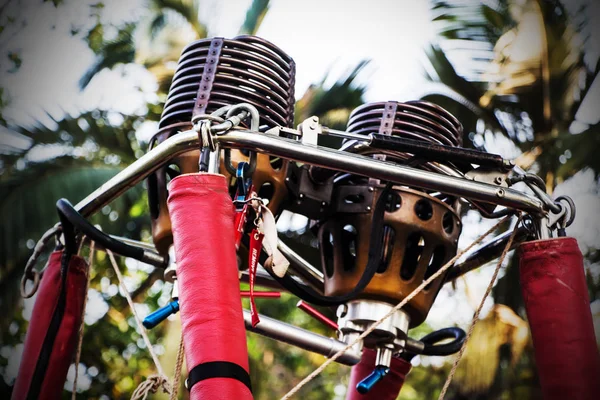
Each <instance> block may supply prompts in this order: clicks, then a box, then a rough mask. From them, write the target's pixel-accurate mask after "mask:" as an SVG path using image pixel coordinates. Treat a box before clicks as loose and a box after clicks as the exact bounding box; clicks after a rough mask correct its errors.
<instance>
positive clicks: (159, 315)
mask: <svg viewBox="0 0 600 400" xmlns="http://www.w3.org/2000/svg"><path fill="white" fill-rule="evenodd" d="M177 311H179V300H173V301H172V302H170V303H169V304H167V305H166V306H164V307H163V308H159V309H158V310H156V311H154V312H153V313H152V314H150V315H148V316H147V317H146V318H144V322H142V325H144V328H146V329H152V328H154V327H155V326H156V325H158V324H160V323H161V322H163V321H164V320H165V319H167V317H169V315H171V314H175V313H176V312H177Z"/></svg>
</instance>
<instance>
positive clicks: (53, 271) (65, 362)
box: [12, 251, 87, 400]
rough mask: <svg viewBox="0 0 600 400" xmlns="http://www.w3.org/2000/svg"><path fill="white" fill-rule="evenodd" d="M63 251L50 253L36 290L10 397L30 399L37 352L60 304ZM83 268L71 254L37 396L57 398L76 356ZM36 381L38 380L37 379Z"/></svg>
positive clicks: (84, 265)
mask: <svg viewBox="0 0 600 400" xmlns="http://www.w3.org/2000/svg"><path fill="white" fill-rule="evenodd" d="M62 257H63V252H62V251H55V252H54V253H52V255H51V256H50V261H49V262H48V268H47V269H46V271H45V272H44V275H43V277H42V279H41V281H40V286H39V288H38V291H37V295H36V299H35V305H34V306H33V313H32V314H31V321H30V323H29V329H28V330H27V336H26V337H25V347H24V350H23V357H22V359H21V365H20V366H19V374H18V375H17V381H16V382H15V386H14V388H13V393H12V399H13V400H24V399H26V398H28V396H29V398H31V397H32V394H31V393H30V389H31V388H32V386H31V384H32V380H33V378H34V373H35V370H36V366H37V364H38V360H39V359H40V353H41V351H42V347H43V344H44V341H45V340H46V337H47V335H48V332H49V331H51V329H50V325H51V320H52V318H53V314H54V313H55V311H56V309H57V306H58V304H59V298H60V292H61V288H62V278H61V260H62ZM86 269H87V263H86V262H85V260H84V259H82V258H81V257H78V256H76V255H74V256H71V259H70V260H69V266H68V270H67V278H66V299H65V309H64V314H63V317H62V320H61V323H60V327H59V329H58V333H57V334H56V338H55V339H54V345H53V346H52V352H51V353H50V358H49V361H48V363H47V368H45V369H44V370H45V371H44V372H45V373H44V374H43V377H42V382H41V387H40V390H39V394H38V395H37V396H33V397H34V398H36V399H42V400H43V399H49V400H50V399H59V398H60V397H61V393H62V391H63V388H64V385H65V380H66V377H67V372H68V370H69V366H70V365H71V362H72V361H73V358H74V355H75V347H76V344H77V332H78V331H79V326H80V325H81V313H82V311H83V301H84V299H85V296H86V291H85V288H86V283H87V282H86ZM35 383H36V384H39V383H40V382H39V379H36V382H35Z"/></svg>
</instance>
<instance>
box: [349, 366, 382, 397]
mask: <svg viewBox="0 0 600 400" xmlns="http://www.w3.org/2000/svg"><path fill="white" fill-rule="evenodd" d="M388 372H390V369H389V368H388V367H385V366H383V365H378V366H376V367H375V369H374V370H373V372H371V374H370V375H369V376H367V377H366V378H365V379H363V380H362V381H360V382H359V383H358V385H356V390H357V391H358V393H360V394H366V393H368V392H369V391H370V390H371V389H373V386H375V384H377V382H379V381H380V380H382V379H383V377H384V376H386V375H387V374H388Z"/></svg>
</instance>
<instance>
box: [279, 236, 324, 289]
mask: <svg viewBox="0 0 600 400" xmlns="http://www.w3.org/2000/svg"><path fill="white" fill-rule="evenodd" d="M277 248H278V249H279V251H281V254H283V255H284V256H285V258H287V260H288V261H289V262H290V267H289V268H290V269H291V270H292V271H293V272H294V273H295V274H296V275H298V276H299V277H300V278H301V279H302V280H303V281H304V282H306V283H307V284H308V285H309V286H311V287H312V288H313V289H315V290H317V291H318V292H320V293H323V287H324V282H325V277H324V276H323V273H322V272H321V271H320V270H319V269H317V268H315V267H313V266H312V264H311V263H309V262H308V261H306V260H305V259H304V258H302V257H300V255H299V254H298V253H296V252H295V251H294V250H292V249H291V248H290V247H289V246H288V245H287V244H285V243H283V242H282V241H281V240H278V241H277Z"/></svg>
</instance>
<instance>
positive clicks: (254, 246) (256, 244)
mask: <svg viewBox="0 0 600 400" xmlns="http://www.w3.org/2000/svg"><path fill="white" fill-rule="evenodd" d="M264 237H265V235H264V234H263V233H261V232H259V231H258V230H257V229H253V230H252V232H251V233H250V248H249V249H248V273H249V274H250V315H251V317H252V326H253V327H255V326H256V325H257V324H258V323H259V322H260V318H259V317H258V311H257V310H256V303H255V302H254V281H255V280H256V268H257V266H258V256H260V252H261V250H262V241H263V239H264Z"/></svg>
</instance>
